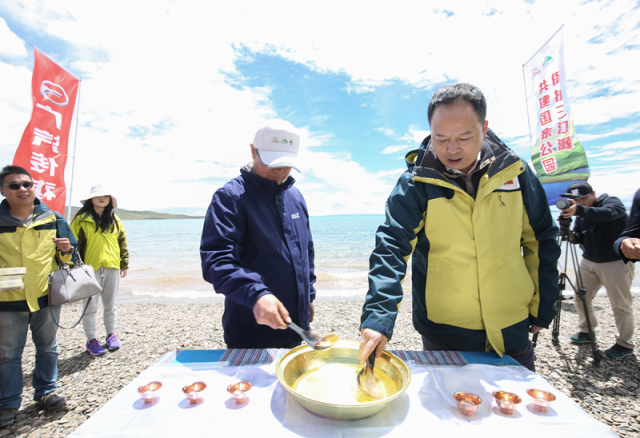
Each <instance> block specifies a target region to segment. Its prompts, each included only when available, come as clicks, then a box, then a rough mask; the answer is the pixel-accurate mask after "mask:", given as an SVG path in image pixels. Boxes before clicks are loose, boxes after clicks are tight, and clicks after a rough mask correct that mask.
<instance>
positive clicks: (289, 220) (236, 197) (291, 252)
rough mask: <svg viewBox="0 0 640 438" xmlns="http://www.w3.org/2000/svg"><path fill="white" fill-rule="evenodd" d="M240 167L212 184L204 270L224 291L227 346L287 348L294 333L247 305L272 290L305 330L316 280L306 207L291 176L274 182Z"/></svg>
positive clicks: (204, 240)
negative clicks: (259, 318) (262, 320)
mask: <svg viewBox="0 0 640 438" xmlns="http://www.w3.org/2000/svg"><path fill="white" fill-rule="evenodd" d="M240 172H241V174H240V176H238V177H236V178H234V179H232V180H231V181H229V182H228V183H227V184H225V185H224V186H223V187H222V188H220V189H218V190H217V191H216V193H215V194H214V195H213V199H212V200H211V205H210V206H209V209H208V210H207V215H206V217H205V221H204V228H203V230H202V240H201V242H200V256H201V259H202V275H203V277H204V279H205V280H206V281H208V282H209V283H211V284H213V288H214V289H215V291H216V292H217V293H221V294H224V295H225V309H224V314H223V316H222V326H223V328H224V340H225V342H226V343H227V345H228V346H229V347H233V348H282V347H286V346H289V345H291V344H294V343H296V342H300V337H299V336H298V335H297V334H296V333H295V332H294V331H293V330H274V329H272V328H270V327H268V326H266V325H259V324H258V323H257V322H256V320H255V317H254V316H253V307H254V305H255V303H256V301H258V299H259V298H260V297H262V296H263V295H265V294H268V293H271V294H273V295H275V297H276V298H278V299H279V300H280V301H281V302H282V303H283V304H284V306H285V307H286V309H287V310H288V311H289V315H290V316H291V319H292V321H293V322H295V323H296V324H298V325H299V326H300V327H302V328H303V329H305V330H309V319H310V318H311V310H310V303H311V302H313V300H314V299H315V288H314V286H313V284H314V283H315V280H316V277H315V275H314V271H313V269H314V266H313V260H314V251H313V240H312V238H311V231H310V228H309V213H308V212H307V206H306V204H305V201H304V198H303V197H302V194H300V192H299V191H298V189H296V188H295V187H293V183H294V182H295V180H294V179H293V178H292V177H288V178H287V180H285V181H284V182H283V183H282V184H280V185H278V184H277V183H275V182H272V181H269V180H267V179H264V178H262V177H260V176H258V175H256V174H254V173H251V171H250V168H248V167H245V168H243V169H241V171H240Z"/></svg>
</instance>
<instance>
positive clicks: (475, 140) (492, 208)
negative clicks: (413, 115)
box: [360, 84, 560, 371]
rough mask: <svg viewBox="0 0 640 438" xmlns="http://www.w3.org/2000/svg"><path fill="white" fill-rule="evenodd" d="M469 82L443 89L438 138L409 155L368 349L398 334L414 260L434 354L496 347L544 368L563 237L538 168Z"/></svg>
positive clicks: (385, 230)
mask: <svg viewBox="0 0 640 438" xmlns="http://www.w3.org/2000/svg"><path fill="white" fill-rule="evenodd" d="M486 108H487V106H486V100H485V98H484V96H483V94H482V92H481V91H480V90H479V89H478V88H477V87H474V86H472V85H469V84H455V85H450V86H445V87H442V88H440V89H438V90H436V92H435V93H434V95H433V98H432V99H431V103H430V104H429V109H428V117H429V123H430V125H431V135H430V136H428V137H427V138H425V139H424V141H423V142H422V145H421V146H420V149H418V150H417V151H415V152H414V153H410V154H408V155H407V161H408V165H409V169H408V170H407V171H406V172H405V173H403V174H402V176H401V177H400V179H399V180H398V183H397V184H396V187H395V188H394V189H393V191H392V192H391V195H390V196H389V199H388V200H387V205H386V220H385V223H384V224H383V225H381V226H380V227H379V228H378V231H377V233H376V247H375V250H374V251H373V253H372V254H371V258H370V271H369V291H368V293H367V298H366V302H365V305H364V308H363V312H362V317H361V326H360V327H361V329H362V343H361V349H362V356H361V361H363V362H364V360H365V359H366V357H367V356H368V355H369V354H370V353H371V352H372V351H374V350H375V351H376V354H377V355H378V356H379V355H380V353H381V352H382V349H383V348H384V346H385V344H386V343H387V341H388V340H389V339H390V338H391V336H392V334H393V326H394V324H395V319H396V316H397V313H398V306H399V305H400V302H401V301H402V298H403V290H402V286H401V282H402V280H403V279H404V276H405V274H406V269H407V261H408V259H409V257H410V256H412V261H413V265H412V285H413V325H414V327H415V328H416V330H417V331H418V332H419V333H420V334H421V335H422V342H423V347H424V349H425V350H459V351H495V352H496V353H498V354H499V355H502V354H503V353H506V354H507V355H509V356H511V357H512V358H513V359H515V360H516V361H518V362H519V363H521V364H522V365H523V366H525V367H527V368H529V369H531V370H532V371H533V370H535V369H534V354H533V348H532V345H531V341H530V340H529V333H536V332H538V331H539V330H540V329H541V328H546V327H548V326H549V324H550V323H551V321H552V320H553V318H554V316H555V308H554V303H555V301H556V299H557V297H558V271H557V268H556V262H557V260H558V257H559V255H560V248H559V246H558V244H557V242H556V236H557V233H558V230H557V227H556V226H555V224H554V222H553V218H552V217H551V213H550V211H549V204H548V202H547V197H546V195H545V193H544V190H543V189H542V186H541V185H540V182H539V181H538V179H537V178H536V176H535V174H534V173H533V172H532V171H531V169H530V168H529V166H528V165H527V164H526V163H525V162H523V161H522V160H521V159H520V158H519V157H518V156H517V155H516V154H515V153H514V152H513V151H512V150H511V149H509V148H508V147H507V146H506V145H505V144H504V143H503V142H502V141H500V139H499V138H498V137H497V136H496V135H495V134H494V133H493V132H492V131H491V130H490V129H488V121H487V120H486Z"/></svg>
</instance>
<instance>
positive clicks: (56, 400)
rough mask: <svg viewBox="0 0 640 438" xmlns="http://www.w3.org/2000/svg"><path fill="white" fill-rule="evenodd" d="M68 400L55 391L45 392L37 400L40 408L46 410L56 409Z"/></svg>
mask: <svg viewBox="0 0 640 438" xmlns="http://www.w3.org/2000/svg"><path fill="white" fill-rule="evenodd" d="M66 402H67V400H66V399H65V398H64V397H62V396H60V395H56V394H54V393H53V392H50V393H48V394H45V395H43V396H42V397H40V398H39V399H38V400H36V403H38V406H39V407H40V408H44V409H45V410H46V411H55V410H56V409H58V408H59V407H60V406H62V405H64V404H65V403H66Z"/></svg>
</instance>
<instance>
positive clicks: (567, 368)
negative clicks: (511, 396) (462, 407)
mask: <svg viewBox="0 0 640 438" xmlns="http://www.w3.org/2000/svg"><path fill="white" fill-rule="evenodd" d="M562 306H563V307H562V309H563V310H562V313H561V327H560V336H559V343H558V344H554V343H552V341H551V330H544V331H543V332H542V333H541V335H540V337H539V339H538V344H537V347H536V356H537V360H536V367H537V370H536V371H537V373H538V374H540V375H541V376H543V377H544V378H545V379H546V380H547V381H549V382H550V383H551V384H553V385H554V386H555V388H556V389H557V390H558V391H562V392H563V393H565V394H566V395H567V396H569V397H570V398H571V399H573V400H574V401H575V402H576V403H577V404H578V405H580V406H581V407H582V408H583V409H585V410H586V411H587V412H589V413H590V414H591V415H592V416H594V417H595V418H597V419H598V420H600V421H601V422H602V423H604V424H605V425H607V426H608V427H609V428H610V429H611V430H612V431H613V432H615V433H616V434H618V435H619V436H621V437H637V436H640V401H639V400H640V366H639V364H638V356H637V354H638V353H637V351H638V349H636V354H634V355H630V356H627V357H625V358H622V359H613V358H610V357H608V356H604V355H603V357H602V360H601V362H600V365H601V366H598V367H596V366H594V364H593V358H592V350H591V346H590V344H583V345H575V344H572V343H571V342H570V341H569V335H570V334H572V333H574V332H576V331H577V329H576V321H577V317H576V312H575V307H574V302H573V300H567V301H563V303H562ZM633 307H634V313H635V315H636V342H638V341H639V340H640V339H639V338H638V336H639V335H640V324H639V322H640V311H639V310H640V299H638V297H634V302H633ZM315 308H316V318H315V321H314V322H313V323H312V331H313V332H315V333H336V334H337V335H338V336H339V337H340V339H347V340H354V341H359V340H360V333H359V330H358V326H359V321H360V312H361V308H362V301H323V300H322V299H321V298H319V299H318V300H317V301H316V304H315ZM594 308H595V311H596V316H597V318H598V320H599V322H600V327H599V328H598V330H597V342H598V347H599V348H600V350H604V349H606V348H609V347H610V346H611V345H613V344H614V343H615V334H616V329H615V325H614V321H613V316H612V314H611V307H610V304H609V301H608V300H607V298H606V297H600V296H598V297H597V298H596V299H595V300H594ZM101 309H102V307H101V306H100V307H99V312H100V311H101ZM80 311H81V308H80V306H79V305H78V304H75V305H67V306H65V308H64V309H63V316H62V322H61V324H62V325H70V324H73V323H74V322H75V320H77V318H78V317H79V315H80ZM222 312H223V305H222V304H218V303H215V304H211V303H178V301H176V303H162V304H159V303H127V302H125V303H120V304H119V305H118V325H117V327H118V330H117V334H118V335H119V337H120V339H121V342H122V348H121V349H120V350H118V351H115V352H113V353H107V354H105V355H103V356H99V357H93V356H90V355H89V354H88V353H86V352H85V351H84V343H85V339H84V333H83V331H82V328H81V327H80V326H78V327H76V328H75V329H72V330H62V329H60V330H58V349H59V352H60V357H59V376H58V391H57V392H58V393H59V394H60V395H63V396H65V397H66V398H67V404H66V405H65V406H63V407H62V408H60V409H59V410H58V411H56V412H46V411H42V410H40V409H38V407H37V405H36V404H35V403H34V402H33V401H32V399H33V388H32V387H31V378H32V371H33V365H34V348H33V343H32V342H31V339H28V341H27V347H26V348H25V352H24V355H23V367H22V369H23V372H24V382H25V385H24V392H23V402H22V407H21V409H20V413H19V415H18V417H17V419H16V422H15V423H14V424H13V425H12V426H9V427H5V428H0V437H19V436H20V437H66V436H67V435H69V434H70V433H72V432H73V431H74V430H75V429H76V428H77V427H78V426H80V425H81V424H82V423H83V422H84V421H86V420H87V419H88V418H89V417H91V415H93V414H94V413H95V412H96V411H97V410H98V409H100V407H102V406H103V405H104V404H105V403H107V401H109V399H111V398H112V397H114V396H115V395H116V394H117V393H118V391H120V390H121V389H122V388H123V387H125V386H126V385H127V384H128V383H129V382H131V381H132V380H133V379H134V378H135V377H136V376H137V375H138V374H140V373H141V372H142V371H144V370H145V369H146V368H147V367H149V366H150V365H152V364H153V363H155V362H156V361H157V360H158V359H159V358H160V357H161V356H162V355H163V354H164V353H166V352H168V351H172V350H177V349H181V350H182V349H224V348H225V344H224V341H223V338H222V327H221V320H222ZM196 315H197V317H196ZM96 319H97V321H96V322H97V323H98V325H97V326H98V333H100V327H101V323H102V318H101V317H98V318H96ZM29 336H30V335H29ZM104 336H105V334H102V337H103V338H104ZM387 348H388V349H399V350H419V349H421V348H422V344H421V341H420V336H419V335H418V334H417V332H416V331H415V329H414V328H413V325H412V323H411V303H410V302H408V301H405V302H404V303H403V305H402V307H401V310H400V315H399V317H398V321H397V324H396V328H395V333H394V339H392V340H391V341H390V342H389V344H388V346H387Z"/></svg>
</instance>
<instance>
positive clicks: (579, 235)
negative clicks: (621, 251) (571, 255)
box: [573, 193, 627, 263]
mask: <svg viewBox="0 0 640 438" xmlns="http://www.w3.org/2000/svg"><path fill="white" fill-rule="evenodd" d="M626 224H627V210H626V209H625V208H624V204H623V203H622V201H620V199H618V198H616V197H615V196H609V195H607V194H606V193H605V194H603V195H601V196H599V197H598V198H597V199H596V201H595V202H594V203H593V206H591V207H585V206H583V205H580V204H577V208H576V224H575V225H574V227H573V231H574V232H575V233H576V243H579V244H580V248H582V257H583V258H584V259H587V260H589V261H590V262H594V263H608V262H613V261H616V260H620V256H619V255H618V254H617V253H616V252H615V251H614V250H613V242H615V240H616V239H617V238H618V237H620V233H622V231H623V230H624V227H625V225H626Z"/></svg>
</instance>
